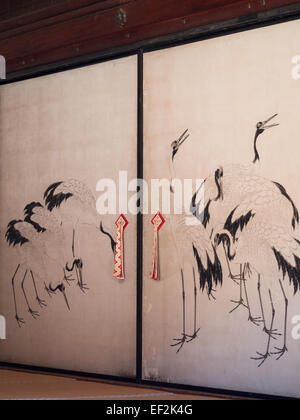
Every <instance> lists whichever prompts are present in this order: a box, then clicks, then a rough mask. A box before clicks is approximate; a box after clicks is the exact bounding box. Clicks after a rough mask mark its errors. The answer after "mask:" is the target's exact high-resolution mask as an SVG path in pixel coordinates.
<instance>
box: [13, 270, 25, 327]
mask: <svg viewBox="0 0 300 420" xmlns="http://www.w3.org/2000/svg"><path fill="white" fill-rule="evenodd" d="M19 268H20V264H18V267H17V268H16V271H15V273H14V275H13V278H12V289H13V295H14V302H15V314H16V315H15V318H16V321H17V323H18V325H19V327H20V328H21V327H22V325H21V324H25V321H24V319H23V318H20V317H19V315H18V309H17V299H16V291H15V279H16V275H17V272H18V271H19Z"/></svg>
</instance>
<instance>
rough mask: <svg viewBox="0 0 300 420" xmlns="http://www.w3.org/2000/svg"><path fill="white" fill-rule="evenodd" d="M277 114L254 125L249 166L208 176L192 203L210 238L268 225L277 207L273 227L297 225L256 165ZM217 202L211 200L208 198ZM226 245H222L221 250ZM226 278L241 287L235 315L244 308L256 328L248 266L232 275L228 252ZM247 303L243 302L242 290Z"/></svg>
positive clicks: (289, 204)
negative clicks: (222, 230)
mask: <svg viewBox="0 0 300 420" xmlns="http://www.w3.org/2000/svg"><path fill="white" fill-rule="evenodd" d="M277 115H278V114H275V115H273V116H272V117H271V118H269V119H267V120H266V121H264V122H259V123H257V125H256V132H255V136H254V143H253V148H254V159H253V162H252V163H251V164H250V165H237V164H235V165H226V166H224V167H220V168H219V169H218V170H217V171H216V172H215V173H214V174H213V175H211V176H209V177H208V178H207V179H206V180H205V181H204V183H203V185H202V186H201V187H200V189H199V190H198V191H197V192H196V193H195V195H194V196H193V199H192V203H191V208H193V209H196V210H195V211H194V215H195V216H196V217H197V218H199V219H201V220H203V225H204V226H205V228H206V230H207V231H208V234H209V236H210V237H212V236H213V234H214V230H215V229H216V228H218V229H219V227H220V226H223V227H224V228H225V229H227V230H229V232H230V233H231V235H232V236H233V237H234V236H235V234H236V232H237V230H238V229H241V230H243V229H244V228H245V227H246V226H247V224H248V223H249V222H250V221H251V219H252V218H253V217H255V218H256V219H258V220H260V221H261V222H267V223H268V222H269V221H270V219H269V217H270V215H269V210H271V209H272V208H274V206H276V208H277V212H276V213H274V212H273V213H272V223H279V224H280V223H283V220H284V221H285V223H286V224H287V225H289V226H291V228H292V229H293V230H295V229H296V227H297V225H298V224H299V212H298V210H297V208H296V206H295V204H294V202H293V200H292V199H291V197H290V196H289V194H288V193H287V191H286V189H285V188H284V187H283V186H282V185H281V184H279V183H277V182H272V181H270V180H269V179H266V178H264V177H262V176H260V175H259V174H258V173H257V172H258V168H257V165H258V162H259V161H260V156H259V152H258V139H259V137H260V136H261V135H262V134H263V133H264V132H265V130H268V129H270V128H273V127H277V126H278V125H279V124H269V123H270V122H271V121H272V120H273V119H274V118H275V117H276V116H277ZM203 188H204V197H205V200H204V212H203V213H202V214H199V211H198V210H197V209H198V208H199V203H198V201H199V199H198V195H199V196H200V197H202V195H203V191H202V190H201V189H203ZM212 196H215V197H216V199H215V200H212V199H211V197H212ZM224 246H225V244H224V243H223V248H224ZM224 252H225V257H226V261H227V267H228V271H229V277H230V278H231V279H232V280H234V281H235V282H237V283H238V284H239V286H240V299H239V300H238V301H233V303H235V304H236V306H235V307H234V308H233V310H232V311H231V312H234V311H235V310H236V309H238V308H239V307H240V306H243V307H246V308H247V309H248V311H249V321H250V322H252V323H253V324H255V325H257V326H259V318H255V317H254V316H253V315H252V311H251V308H250V305H249V299H248V296H247V290H246V282H245V277H246V276H247V277H249V276H250V275H251V270H250V267H249V264H247V262H245V263H244V264H243V267H242V269H241V270H239V273H238V274H233V273H232V270H231V267H230V261H229V258H228V255H227V252H226V250H225V248H224ZM243 288H244V289H245V290H244V294H245V298H246V301H245V300H244V298H243V290H242V289H243Z"/></svg>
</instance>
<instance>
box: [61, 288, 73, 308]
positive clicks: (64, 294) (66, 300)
mask: <svg viewBox="0 0 300 420" xmlns="http://www.w3.org/2000/svg"><path fill="white" fill-rule="evenodd" d="M62 294H63V296H64V298H65V302H66V305H67V307H68V309H69V311H71V309H70V306H69V302H68V299H67V295H66V292H65V291H64V290H62Z"/></svg>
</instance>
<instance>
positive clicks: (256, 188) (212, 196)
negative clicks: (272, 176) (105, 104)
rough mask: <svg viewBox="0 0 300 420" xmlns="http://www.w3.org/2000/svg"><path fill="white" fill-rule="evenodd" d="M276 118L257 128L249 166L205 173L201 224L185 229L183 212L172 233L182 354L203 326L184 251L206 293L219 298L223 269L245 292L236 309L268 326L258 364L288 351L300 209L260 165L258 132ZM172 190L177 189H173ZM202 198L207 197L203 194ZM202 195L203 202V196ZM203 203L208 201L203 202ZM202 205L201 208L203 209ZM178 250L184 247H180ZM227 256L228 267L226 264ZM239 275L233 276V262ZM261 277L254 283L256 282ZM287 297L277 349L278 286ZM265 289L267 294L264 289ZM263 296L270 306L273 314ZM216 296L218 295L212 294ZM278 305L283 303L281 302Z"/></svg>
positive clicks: (299, 257)
mask: <svg viewBox="0 0 300 420" xmlns="http://www.w3.org/2000/svg"><path fill="white" fill-rule="evenodd" d="M276 116H277V114H276V115H273V116H272V117H271V118H269V119H268V120H266V121H264V122H259V123H258V124H257V126H256V132H255V137H254V159H253V162H252V163H251V164H250V165H239V164H233V165H226V166H224V167H221V166H220V167H219V168H217V169H216V170H215V172H214V173H213V174H212V175H211V176H209V177H207V178H206V179H205V181H204V182H203V183H202V185H201V186H200V188H199V189H198V190H197V191H196V192H195V194H194V196H193V197H192V200H191V212H192V213H193V215H194V216H195V217H196V218H197V219H198V221H199V222H198V223H199V224H197V225H196V226H186V225H185V221H184V217H183V216H175V215H174V216H173V217H172V232H173V237H174V241H175V243H176V244H177V251H178V261H179V265H180V267H179V268H180V271H181V283H182V300H183V330H182V334H181V337H180V338H178V339H177V338H176V339H174V344H172V346H174V347H176V348H177V352H179V351H180V350H181V349H182V347H183V345H184V344H185V343H187V342H191V341H193V340H194V339H195V338H196V337H197V335H198V332H199V328H198V326H197V286H196V281H195V270H194V269H193V281H194V332H193V333H192V334H187V333H186V292H185V281H184V268H183V267H184V259H185V257H184V252H182V251H183V249H182V247H183V248H185V249H186V250H187V251H188V252H192V253H193V255H194V259H195V262H196V266H197V269H198V274H199V280H200V290H201V291H204V290H206V291H207V293H208V296H209V298H211V297H212V298H214V296H213V292H214V291H215V290H214V288H216V287H217V286H222V285H223V284H224V285H225V282H224V267H223V265H224V264H225V267H226V270H227V269H228V272H229V278H230V279H232V280H233V281H234V282H235V283H237V284H238V285H239V291H240V296H239V299H238V300H236V301H232V302H233V303H235V307H234V308H233V309H232V311H231V313H232V312H234V311H235V310H237V309H238V308H245V309H246V310H247V311H248V313H249V318H248V319H249V321H250V322H251V323H253V324H254V325H255V326H258V327H260V326H262V330H263V332H264V333H265V334H266V335H267V346H266V351H264V352H257V355H256V356H255V357H253V358H252V359H254V360H257V361H258V362H259V367H260V366H261V365H262V364H263V363H264V362H265V361H266V360H267V359H268V358H269V357H270V356H271V355H275V356H277V360H279V359H280V358H281V357H282V356H283V355H284V354H285V353H286V352H287V351H288V349H287V316H288V299H287V296H286V293H285V289H284V283H283V281H284V280H285V279H288V280H289V282H290V284H291V285H292V286H293V288H294V293H295V294H296V292H298V291H300V246H299V245H300V238H299V234H298V230H297V229H298V225H299V213H298V210H297V208H296V205H295V203H294V202H293V200H292V199H291V197H290V196H289V194H288V193H287V191H286V189H285V188H284V187H283V186H282V185H281V184H279V183H277V182H273V181H270V180H268V179H266V178H264V177H262V176H261V175H260V174H259V173H258V170H257V166H258V163H259V162H260V155H259V152H258V140H259V137H260V136H261V135H262V134H263V133H264V132H265V130H267V129H270V128H272V127H276V126H278V124H269V123H270V122H271V121H272V120H273V119H274V118H275V117H276ZM188 137H189V134H188V132H187V131H185V132H184V133H183V135H182V136H181V137H180V138H179V139H178V140H176V141H174V142H173V143H172V145H171V154H170V170H171V184H172V181H173V180H174V179H175V169H174V162H175V156H177V152H178V151H179V149H180V148H181V146H182V144H183V143H184V142H185V141H186V140H187V138H188ZM172 190H173V189H172V187H171V191H172ZM203 196H204V202H203V200H202V197H203ZM201 200H202V201H201ZM201 205H202V206H201ZM200 207H201V208H203V209H204V210H203V211H202V212H201V213H200V212H199V208H200ZM179 248H180V249H179ZM220 251H221V252H222V253H223V260H224V261H225V263H224V264H222V263H221V261H222V256H221V253H220ZM234 266H238V267H239V270H238V273H235V274H233V271H234V269H233V267H234ZM253 277H255V278H256V284H257V292H258V302H259V310H260V316H258V317H255V316H254V314H253V307H252V305H251V302H250V299H249V293H248V286H249V281H251V280H252V279H253ZM253 281H255V280H253ZM275 288H278V289H279V290H280V292H281V294H282V298H281V299H280V301H279V304H280V306H282V302H283V305H284V308H283V309H284V322H283V345H282V347H275V348H274V351H271V343H272V340H276V339H279V337H281V335H282V334H281V333H279V332H278V331H277V329H275V328H274V322H275V317H276V308H275V303H274V298H273V295H274V289H275ZM263 289H264V290H265V291H266V292H265V294H264V293H263ZM265 296H266V297H267V300H268V303H269V309H270V310H269V312H270V314H271V315H270V316H269V318H270V319H269V323H268V312H267V308H266V304H265ZM214 299H215V298H214ZM277 303H278V302H277Z"/></svg>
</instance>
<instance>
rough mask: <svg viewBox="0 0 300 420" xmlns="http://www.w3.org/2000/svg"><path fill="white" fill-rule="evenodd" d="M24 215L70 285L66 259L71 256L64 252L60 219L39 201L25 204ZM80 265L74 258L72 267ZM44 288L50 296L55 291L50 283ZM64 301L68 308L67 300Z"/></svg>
mask: <svg viewBox="0 0 300 420" xmlns="http://www.w3.org/2000/svg"><path fill="white" fill-rule="evenodd" d="M24 216H25V218H24V221H25V222H27V223H30V224H31V225H32V226H33V227H34V228H35V229H36V230H37V232H39V233H41V235H40V237H39V240H40V241H41V242H42V243H43V250H44V252H45V256H46V257H47V258H48V259H51V260H52V261H55V263H57V264H58V266H60V268H61V269H62V271H63V279H64V280H65V281H66V282H67V283H68V285H70V281H72V280H73V278H72V277H71V276H68V275H67V273H66V266H68V264H67V261H68V260H70V259H71V258H72V257H71V256H70V255H67V252H66V249H67V246H66V240H65V234H64V230H63V224H62V221H61V219H60V218H59V217H58V215H55V214H53V213H52V212H50V211H49V210H48V209H47V208H46V207H44V206H43V205H42V204H41V203H39V202H32V203H29V204H27V206H26V207H25V208H24ZM81 266H82V262H81V261H80V260H79V259H74V261H73V265H72V267H73V268H74V267H77V268H80V267H81ZM45 289H46V291H47V293H48V295H49V296H50V297H51V294H53V293H55V291H54V290H53V288H52V286H51V284H49V285H46V284H45ZM60 289H63V287H62V286H61V284H60V285H59V287H57V288H56V290H60ZM60 291H61V290H60ZM66 303H67V306H68V308H69V309H70V307H69V304H68V302H66Z"/></svg>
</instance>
